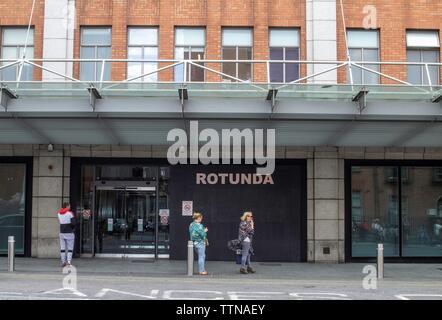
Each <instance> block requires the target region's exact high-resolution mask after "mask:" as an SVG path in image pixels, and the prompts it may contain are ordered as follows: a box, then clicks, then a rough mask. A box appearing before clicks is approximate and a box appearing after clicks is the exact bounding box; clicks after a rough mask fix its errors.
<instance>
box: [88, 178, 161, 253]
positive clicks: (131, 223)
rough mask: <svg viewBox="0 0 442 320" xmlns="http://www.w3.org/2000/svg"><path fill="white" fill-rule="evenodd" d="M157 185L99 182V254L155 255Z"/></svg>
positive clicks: (96, 249) (97, 188) (96, 193)
mask: <svg viewBox="0 0 442 320" xmlns="http://www.w3.org/2000/svg"><path fill="white" fill-rule="evenodd" d="M156 207H157V195H156V188H155V187H131V186H117V187H112V186H97V187H96V190H95V208H96V209H95V212H96V215H95V217H96V222H95V226H96V228H95V230H96V232H95V235H96V241H95V254H96V255H111V256H130V255H137V256H140V257H141V256H155V255H156V242H157V241H156V238H157V237H156V234H157V230H156V224H157V213H156V212H157V210H156Z"/></svg>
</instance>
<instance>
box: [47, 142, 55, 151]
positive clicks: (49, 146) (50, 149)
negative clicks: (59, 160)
mask: <svg viewBox="0 0 442 320" xmlns="http://www.w3.org/2000/svg"><path fill="white" fill-rule="evenodd" d="M48 151H49V152H52V151H54V145H53V144H52V143H50V144H48Z"/></svg>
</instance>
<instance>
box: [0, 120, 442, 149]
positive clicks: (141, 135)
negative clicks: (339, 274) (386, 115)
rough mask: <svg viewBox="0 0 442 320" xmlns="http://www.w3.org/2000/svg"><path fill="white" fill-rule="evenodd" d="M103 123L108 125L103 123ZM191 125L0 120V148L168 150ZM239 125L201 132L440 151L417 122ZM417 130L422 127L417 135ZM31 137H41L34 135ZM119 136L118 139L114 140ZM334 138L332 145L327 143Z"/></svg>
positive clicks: (441, 128) (433, 128)
mask: <svg viewBox="0 0 442 320" xmlns="http://www.w3.org/2000/svg"><path fill="white" fill-rule="evenodd" d="M103 121H105V122H106V125H103V124H102V122H103ZM188 121H189V120H185V121H184V120H182V119H181V120H179V119H121V118H106V119H105V120H103V119H101V118H93V119H92V118H88V119H84V118H71V119H69V120H67V119H60V118H27V119H26V122H27V123H28V125H29V126H31V127H32V128H33V130H29V128H27V127H26V126H23V125H22V123H20V122H19V121H13V120H12V119H1V118H0V144H22V143H29V144H31V143H41V144H46V143H48V142H51V143H54V144H88V145H89V144H120V145H170V143H171V142H167V140H166V138H167V134H168V132H169V130H171V129H174V128H181V129H185V128H186V127H187V128H188V127H189V122H188ZM348 123H350V122H348V121H342V120H341V121H339V120H271V121H269V120H251V119H248V120H239V119H235V120H233V119H200V120H199V122H198V124H199V129H200V130H203V129H204V128H213V129H215V130H217V131H218V132H219V133H220V132H221V130H222V129H225V128H238V129H245V128H250V129H261V128H273V129H275V130H276V143H277V145H279V146H325V145H333V146H410V147H411V146H428V147H441V146H442V141H441V140H442V139H441V137H442V123H436V122H432V123H431V125H429V124H428V123H427V122H416V121H403V122H391V121H383V122H380V121H359V120H357V121H353V122H352V125H351V127H350V128H347V130H346V131H345V134H340V133H341V131H342V130H343V128H344V127H345V126H347V125H348ZM417 128H421V129H420V130H417ZM35 132H39V134H38V135H36V134H35ZM116 136H117V138H116ZM332 137H334V138H333V139H332V140H331V138H332Z"/></svg>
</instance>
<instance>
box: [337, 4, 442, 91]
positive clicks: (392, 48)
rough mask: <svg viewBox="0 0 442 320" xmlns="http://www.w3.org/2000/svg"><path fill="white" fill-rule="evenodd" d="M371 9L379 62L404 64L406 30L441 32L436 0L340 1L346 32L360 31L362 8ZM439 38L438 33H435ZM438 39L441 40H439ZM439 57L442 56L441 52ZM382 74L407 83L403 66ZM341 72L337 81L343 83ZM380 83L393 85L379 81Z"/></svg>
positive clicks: (341, 47) (441, 10) (341, 55)
mask: <svg viewBox="0 0 442 320" xmlns="http://www.w3.org/2000/svg"><path fill="white" fill-rule="evenodd" d="M367 4H370V5H374V6H375V7H376V9H377V24H378V29H379V34H380V58H381V61H404V62H405V61H406V60H407V59H406V42H405V35H406V30H407V29H430V30H439V31H440V30H441V29H442V19H441V17H442V1H440V0H413V1H409V0H389V1H385V0H372V1H370V2H367V1H365V0H343V5H344V12H345V20H346V24H347V28H362V27H363V19H364V16H365V14H364V13H363V8H364V6H365V5H367ZM340 10H341V9H340V7H339V1H337V20H338V28H337V39H338V59H339V60H346V53H345V40H344V31H343V24H342V19H341V11H340ZM439 35H440V33H439ZM441 39H442V38H441ZM441 56H442V52H441ZM381 70H382V72H384V73H387V74H389V75H392V76H394V77H397V78H400V79H401V80H404V81H406V80H407V71H406V67H405V66H384V67H383V68H382V69H381ZM345 78H346V74H345V71H344V70H342V71H341V72H340V73H339V80H340V81H345ZM381 81H382V83H397V82H395V81H392V80H389V79H387V78H382V80H381Z"/></svg>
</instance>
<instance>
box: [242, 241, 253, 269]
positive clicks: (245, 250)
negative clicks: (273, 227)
mask: <svg viewBox="0 0 442 320" xmlns="http://www.w3.org/2000/svg"><path fill="white" fill-rule="evenodd" d="M251 246H252V243H251V242H247V241H243V243H242V245H241V254H242V256H241V268H244V269H245V268H247V267H250V268H251V267H252V265H251V264H250V256H251V255H252V253H251V251H250V247H251Z"/></svg>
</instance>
